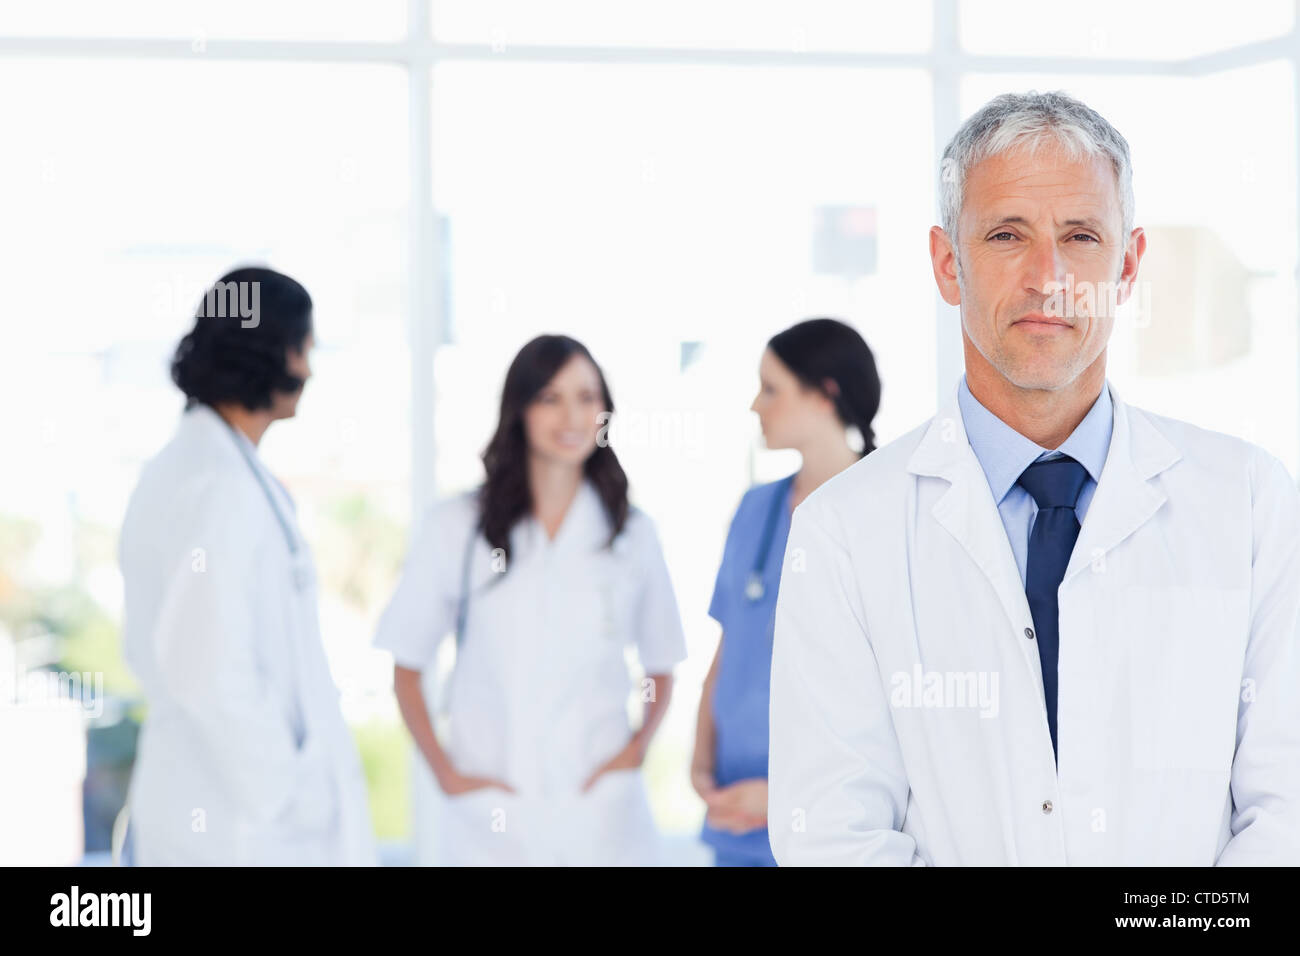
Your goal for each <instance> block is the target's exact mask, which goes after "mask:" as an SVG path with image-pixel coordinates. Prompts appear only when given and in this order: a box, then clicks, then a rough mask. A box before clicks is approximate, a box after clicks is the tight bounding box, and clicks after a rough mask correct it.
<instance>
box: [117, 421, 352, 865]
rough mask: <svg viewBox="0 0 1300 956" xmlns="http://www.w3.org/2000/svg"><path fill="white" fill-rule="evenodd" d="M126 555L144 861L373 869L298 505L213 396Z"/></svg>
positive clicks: (169, 465)
mask: <svg viewBox="0 0 1300 956" xmlns="http://www.w3.org/2000/svg"><path fill="white" fill-rule="evenodd" d="M236 442H243V443H245V448H246V450H247V451H248V452H249V454H250V455H251V457H252V459H253V462H254V464H255V466H256V467H257V468H258V469H259V471H260V472H261V474H262V476H263V478H264V479H265V480H266V482H267V487H268V488H269V489H270V490H271V493H272V494H273V495H275V497H276V500H277V503H278V505H279V508H280V512H281V514H282V515H283V516H284V517H285V519H286V521H287V524H288V527H289V530H290V531H291V533H292V534H293V535H294V537H295V539H296V541H297V542H298V557H297V560H294V559H293V558H291V556H290V550H289V544H288V540H287V538H286V536H285V531H284V529H283V528H282V527H281V525H280V523H279V521H278V519H277V518H276V515H275V512H274V511H273V510H272V507H271V504H270V502H269V501H268V499H267V496H266V493H265V492H264V491H263V488H262V486H261V485H260V484H259V483H258V481H257V478H256V477H255V475H254V472H253V470H252V468H250V465H249V461H248V460H246V459H245V457H244V456H243V454H242V453H241V452H240V449H239V446H238V445H237V444H236ZM121 565H122V574H123V577H124V579H125V584H126V611H125V616H126V621H125V645H126V657H127V661H128V663H129V664H130V666H131V668H132V670H133V671H134V673H135V674H136V676H137V678H138V679H139V681H140V683H141V685H142V687H143V689H144V692H145V695H146V697H147V699H148V703H149V711H148V716H147V719H146V721H145V724H144V728H143V730H142V733H141V737H140V741H139V747H138V752H137V756H136V762H135V770H134V773H133V775H132V780H131V788H130V797H129V800H130V814H131V833H132V844H133V848H134V852H135V857H136V861H137V862H138V863H140V864H141V865H146V866H150V865H190V864H216V865H246V864H257V865H316V864H321V865H342V864H354V865H370V864H373V863H374V862H376V859H375V847H374V842H373V836H372V831H371V825H370V818H369V813H368V810H367V800H366V790H365V782H364V779H363V777H362V774H361V766H360V761H359V759H358V757H357V751H356V745H355V743H354V742H353V740H352V737H351V734H350V733H349V731H348V728H347V725H346V724H345V723H344V720H343V716H342V713H341V711H340V709H339V701H338V689H337V687H336V686H335V684H334V681H333V679H332V678H331V676H330V672H329V667H328V663H327V661H326V658H325V653H324V649H323V647H322V645H321V637H320V628H319V622H318V619H317V612H316V600H317V596H316V579H315V573H314V568H313V566H312V562H311V555H310V553H309V551H308V549H307V545H306V542H304V541H303V540H302V538H301V535H299V533H298V527H297V523H296V521H295V519H294V512H293V506H292V503H291V501H290V499H289V497H288V495H287V494H286V493H285V492H284V489H283V488H282V487H281V486H280V485H279V483H278V482H277V481H276V480H275V479H274V478H273V477H271V475H270V473H269V472H267V471H266V470H265V468H264V467H263V466H262V464H261V462H260V460H258V459H257V455H256V450H255V449H254V447H253V445H252V443H251V442H248V440H247V439H246V438H244V437H243V436H242V435H237V433H235V432H232V431H231V429H230V428H229V427H228V426H227V425H226V424H225V422H223V421H222V420H221V418H220V417H219V416H218V415H217V414H216V412H214V411H213V410H212V409H211V408H209V407H207V406H206V405H197V406H195V407H193V408H192V409H190V410H189V411H187V412H186V413H185V414H184V415H183V416H182V419H181V424H180V427H179V429H178V430H177V433H176V435H175V437H174V438H173V439H172V440H171V441H170V442H169V443H168V444H167V446H166V447H165V448H163V450H162V451H161V452H160V453H159V454H158V456H157V457H155V458H154V459H153V460H152V461H150V462H149V463H148V464H147V465H146V466H145V468H144V471H143V474H142V475H141V478H140V483H139V485H138V486H137V488H136V490H135V493H134V494H133V495H132V497H131V502H130V505H129V507H128V509H127V515H126V520H125V522H124V525H123V528H122V537H121Z"/></svg>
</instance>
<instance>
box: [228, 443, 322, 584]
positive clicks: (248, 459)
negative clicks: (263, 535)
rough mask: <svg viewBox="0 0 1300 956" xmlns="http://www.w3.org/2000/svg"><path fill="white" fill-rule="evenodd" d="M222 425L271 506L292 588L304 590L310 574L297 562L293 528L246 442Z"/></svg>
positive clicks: (296, 544) (296, 543)
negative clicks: (284, 546) (284, 548)
mask: <svg viewBox="0 0 1300 956" xmlns="http://www.w3.org/2000/svg"><path fill="white" fill-rule="evenodd" d="M222 424H224V425H225V426H226V428H228V429H230V437H231V438H232V439H234V442H235V447H236V448H238V449H239V453H240V454H241V455H243V456H244V462H245V463H246V464H247V465H248V470H249V471H251V472H252V473H253V477H254V478H256V479H257V484H258V486H259V487H260V488H261V489H262V494H264V495H265V496H266V501H267V504H269V505H270V506H271V511H272V512H273V513H274V514H275V520H276V521H277V522H279V524H280V530H281V531H282V532H283V533H284V542H285V544H287V545H288V546H289V559H290V562H291V563H292V564H293V583H294V587H296V588H297V589H298V590H299V591H303V590H306V588H307V586H308V585H309V584H310V583H311V573H310V572H309V571H308V569H307V568H306V567H305V566H304V563H303V562H302V561H300V560H299V556H298V550H299V548H298V536H297V535H296V534H294V532H293V527H292V526H291V525H290V524H289V519H288V518H286V517H285V516H284V512H283V511H281V510H280V503H279V502H278V501H276V500H275V492H273V491H272V490H271V486H270V485H269V484H268V483H267V481H266V476H265V475H264V474H263V473H262V469H261V468H259V467H258V465H257V462H256V461H254V460H253V453H252V452H251V451H250V450H249V448H248V442H247V440H246V439H244V438H243V436H242V435H239V434H236V432H235V429H234V427H233V426H232V425H231V424H230V423H229V422H227V421H226V420H225V419H222Z"/></svg>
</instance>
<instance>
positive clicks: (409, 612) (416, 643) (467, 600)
mask: <svg viewBox="0 0 1300 956" xmlns="http://www.w3.org/2000/svg"><path fill="white" fill-rule="evenodd" d="M612 411H613V402H612V400H611V398H610V393H609V389H608V387H607V386H606V384H605V380H604V377H603V375H602V374H601V372H600V370H599V368H598V367H597V366H596V363H595V362H594V361H593V359H592V357H591V355H590V354H589V353H588V351H587V350H586V348H584V347H583V346H582V345H581V344H580V343H578V342H576V341H574V340H573V339H571V338H568V337H566V336H559V335H546V336H541V337H539V338H536V339H534V340H533V341H531V342H529V343H528V344H527V345H526V346H525V347H524V348H523V349H522V350H521V351H520V353H519V355H518V356H516V358H515V360H514V362H513V363H512V364H511V366H510V370H509V372H508V373H507V375H506V382H505V388H504V392H503V395H502V400H501V417H500V422H499V424H498V426H497V430H496V434H495V435H494V437H493V438H492V440H491V442H490V443H489V445H488V448H487V450H486V451H485V453H484V455H483V461H484V465H485V467H486V480H485V481H484V483H483V485H482V487H481V488H479V489H478V490H477V491H475V492H472V493H469V494H465V495H461V496H457V497H454V498H451V499H448V500H445V501H443V502H441V503H439V504H437V505H436V506H435V507H434V508H433V509H432V511H431V512H430V513H429V515H428V516H427V518H426V521H425V525H424V527H423V529H422V530H421V532H420V534H419V535H418V536H417V537H416V539H415V543H414V546H413V548H412V550H411V554H410V556H409V558H408V560H407V565H406V569H405V571H404V573H403V576H402V580H401V582H400V584H399V585H398V588H397V591H396V593H395V594H394V595H393V599H392V603H391V604H390V605H389V607H388V609H387V611H386V612H385V614H384V616H383V619H382V620H381V622H380V626H379V634H378V637H377V639H376V644H377V646H379V647H382V648H385V649H387V650H389V651H391V652H392V654H393V659H394V662H395V664H396V668H395V685H396V692H397V699H398V703H399V705H400V707H401V710H402V715H403V718H404V719H405V721H406V724H407V727H408V728H409V729H410V731H411V734H412V736H413V737H414V739H415V742H416V744H417V746H418V747H419V750H420V752H421V754H422V755H423V756H424V758H425V760H426V761H427V762H428V765H429V767H430V769H431V770H432V772H433V775H434V777H435V778H436V780H437V782H438V785H439V789H440V791H441V794H440V806H439V807H438V808H437V809H438V827H437V831H436V832H437V847H438V853H437V861H438V862H439V863H441V864H444V865H494V864H507V865H509V864H536V865H645V864H653V863H656V862H659V857H658V836H657V833H656V830H655V827H654V823H653V820H652V819H651V815H650V809H649V804H648V802H647V799H646V793H645V787H644V784H643V782H642V779H641V772H640V765H641V761H642V759H643V757H644V756H645V753H646V748H647V747H648V745H649V743H650V740H651V737H652V736H653V734H654V732H655V730H656V728H657V727H658V726H659V723H660V721H661V720H662V718H663V715H664V712H665V710H666V708H667V707H668V701H669V697H670V694H671V690H672V668H673V666H674V665H675V664H676V663H677V662H678V661H680V660H682V659H683V658H684V657H685V640H684V637H683V634H682V627H681V620H680V617H679V615H678V611H677V605H676V601H675V598H674V596H673V591H672V585H671V583H670V581H669V578H668V570H667V567H666V566H665V564H664V559H663V555H662V553H661V551H660V547H659V542H658V538H657V535H656V532H655V529H654V526H653V524H652V523H651V521H650V519H649V518H648V517H646V515H644V514H643V513H641V512H640V511H638V510H636V509H635V508H632V507H630V506H629V504H628V500H627V486H628V483H627V477H626V476H625V475H624V473H623V469H622V466H621V465H620V464H619V462H618V458H617V457H616V456H615V454H614V450H613V449H612V448H611V447H609V444H608V443H607V442H606V441H604V440H603V423H604V421H606V420H607V415H608V413H611V412H612ZM453 631H454V632H456V634H457V660H456V666H455V669H454V671H453V674H452V678H451V681H450V686H449V688H448V701H447V705H446V714H447V718H448V721H449V728H448V730H447V733H446V741H445V743H444V742H443V741H440V740H439V739H438V735H437V734H435V732H434V728H433V725H432V722H431V720H430V716H429V709H428V707H427V705H426V700H425V695H424V692H423V689H422V687H421V672H422V671H423V670H425V669H426V668H427V667H429V666H430V665H431V664H432V662H433V660H434V657H435V654H436V652H437V650H438V648H439V645H440V643H441V641H442V639H443V638H444V637H446V635H447V634H449V633H451V632H453ZM629 646H632V647H635V649H636V651H637V654H638V657H639V659H640V665H641V668H642V670H643V671H644V673H645V675H646V677H645V679H644V680H643V681H642V682H641V684H640V688H639V690H640V693H639V695H638V696H639V699H640V701H641V702H642V704H643V708H642V710H643V713H642V719H641V722H640V727H639V728H638V729H636V730H635V731H634V730H632V729H631V728H630V726H629V720H628V704H629V699H630V697H631V695H632V691H633V683H632V680H631V677H630V675H629V671H628V662H627V658H626V651H627V649H628V648H629Z"/></svg>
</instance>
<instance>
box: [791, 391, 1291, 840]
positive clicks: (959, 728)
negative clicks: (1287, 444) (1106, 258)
mask: <svg viewBox="0 0 1300 956" xmlns="http://www.w3.org/2000/svg"><path fill="white" fill-rule="evenodd" d="M1111 395H1112V398H1113V399H1114V403H1115V405H1114V432H1113V435H1112V438H1111V444H1110V450H1109V454H1108V457H1107V459H1106V464H1105V467H1104V469H1103V471H1102V475H1101V480H1100V482H1099V483H1098V487H1097V490H1096V494H1095V497H1094V498H1093V500H1092V503H1091V505H1090V507H1089V510H1088V512H1087V516H1086V518H1085V520H1084V522H1083V526H1082V528H1081V530H1080V533H1079V538H1078V541H1077V543H1076V545H1075V548H1074V553H1073V556H1072V558H1071V560H1070V564H1069V567H1068V569H1067V571H1066V574H1065V578H1064V580H1063V581H1062V583H1061V586H1060V592H1059V594H1060V661H1059V673H1060V684H1059V696H1058V702H1057V713H1058V721H1059V757H1060V761H1059V770H1058V767H1057V765H1056V764H1054V763H1053V754H1052V744H1051V739H1050V737H1049V734H1048V728H1047V716H1046V709H1045V705H1044V697H1043V689H1042V676H1041V671H1040V668H1039V661H1038V646H1037V642H1036V640H1035V639H1033V638H1032V637H1031V636H1030V635H1032V628H1033V619H1032V616H1031V614H1030V611H1029V606H1028V603H1027V601H1026V599H1025V592H1024V588H1023V586H1022V585H1021V582H1020V577H1019V573H1018V571H1017V568H1016V563H1015V560H1014V558H1013V556H1012V551H1011V548H1010V545H1009V543H1008V541H1007V536H1006V532H1005V530H1004V528H1003V525H1002V522H1001V520H1000V519H999V517H998V512H997V508H996V506H995V504H994V501H993V497H992V494H991V493H990V491H989V486H988V483H987V481H986V479H985V476H984V473H983V471H982V469H981V468H980V465H979V462H978V460H977V459H976V457H975V453H974V452H973V451H972V449H971V447H970V445H969V443H968V441H967V439H966V434H965V431H964V428H963V425H962V420H961V414H960V410H959V408H958V405H957V401H956V396H955V393H954V396H953V399H952V401H951V402H950V403H949V404H948V406H947V407H946V408H945V409H943V410H942V411H941V412H940V413H939V414H938V415H937V416H936V417H935V418H934V419H933V420H932V421H930V422H929V423H927V424H926V425H923V426H921V427H920V428H918V429H917V430H915V431H913V432H911V433H910V434H908V435H906V436H904V437H903V438H901V439H899V440H898V441H896V442H893V443H892V444H890V445H888V446H887V447H885V448H882V449H880V450H879V451H876V452H874V453H873V454H871V455H869V456H868V457H867V458H865V459H864V460H863V461H862V462H861V463H859V464H856V465H854V466H853V467H851V468H849V469H848V470H846V471H845V472H843V473H841V474H840V475H838V476H837V477H836V478H834V479H832V480H831V481H829V482H827V483H826V484H825V485H823V486H822V487H821V488H819V489H818V490H817V491H816V492H815V493H814V494H812V495H810V496H809V497H808V499H807V500H806V501H805V502H804V503H803V504H802V505H801V506H800V507H799V508H798V509H797V510H796V512H795V515H794V522H793V528H792V530H791V533H790V538H789V543H788V546H787V551H786V555H785V565H784V568H783V576H782V580H781V590H780V598H779V601H778V605H777V615H776V639H775V653H774V655H773V661H772V695H771V711H770V727H771V758H770V768H769V787H770V790H769V822H770V833H771V843H772V848H773V851H774V852H775V854H776V858H777V860H778V862H780V863H782V864H820V863H833V864H855V863H876V864H935V865H944V864H949V865H951V864H961V865H970V864H1025V865H1062V864H1085V865H1087V864H1107V865H1109V864H1161V865H1183V864H1190V865H1210V864H1215V863H1219V864H1261V863H1263V864H1291V865H1295V864H1297V863H1300V655H1298V654H1297V630H1296V627H1297V606H1298V605H1300V518H1298V511H1300V509H1298V506H1297V494H1296V489H1295V486H1294V484H1293V483H1292V480H1291V478H1290V476H1289V475H1288V474H1287V472H1286V470H1285V468H1284V467H1283V466H1282V465H1281V464H1280V463H1279V462H1278V461H1277V460H1275V459H1274V458H1272V457H1270V456H1269V455H1267V454H1266V453H1264V452H1263V451H1261V450H1260V449H1258V448H1256V447H1254V446H1252V445H1249V444H1247V443H1245V442H1242V441H1239V440H1237V439H1235V438H1230V437H1227V436H1225V435H1220V434H1216V433H1213V432H1209V431H1205V430H1203V429H1200V428H1196V427H1193V426H1191V425H1187V424H1184V423H1182V422H1178V421H1174V420H1171V419H1168V418H1162V417H1160V416H1157V415H1153V414H1150V413H1147V412H1143V411H1141V410H1139V409H1136V408H1132V407H1129V406H1127V405H1125V404H1124V403H1122V402H1121V401H1120V400H1119V398H1118V396H1116V395H1115V392H1114V390H1113V389H1112V390H1111Z"/></svg>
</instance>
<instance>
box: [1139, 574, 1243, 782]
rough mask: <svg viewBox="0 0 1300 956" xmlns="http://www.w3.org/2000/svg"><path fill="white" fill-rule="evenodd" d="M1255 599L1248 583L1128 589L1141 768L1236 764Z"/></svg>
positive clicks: (1211, 768)
mask: <svg viewBox="0 0 1300 956" xmlns="http://www.w3.org/2000/svg"><path fill="white" fill-rule="evenodd" d="M1249 599H1250V595H1249V592H1248V591H1247V590H1245V589H1240V588H1238V589H1225V588H1204V587H1183V586H1166V587H1150V586H1135V587H1131V588H1128V589H1126V590H1125V591H1124V592H1122V594H1121V600H1120V602H1119V607H1118V608H1117V610H1118V612H1119V614H1120V618H1119V621H1120V626H1121V627H1123V629H1124V633H1125V634H1126V638H1125V639H1126V640H1127V641H1128V642H1129V655H1128V659H1129V689H1130V692H1129V697H1130V701H1131V704H1132V736H1133V739H1132V746H1133V751H1132V752H1133V763H1134V765H1135V766H1136V767H1140V768H1144V769H1160V770H1209V771H1221V772H1224V773H1227V772H1229V771H1230V770H1231V767H1232V757H1233V752H1234V749H1235V746H1236V727H1237V701H1238V692H1239V690H1240V681H1241V673H1242V667H1243V653H1244V648H1245V645H1246V638H1247V635H1248V629H1249Z"/></svg>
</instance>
